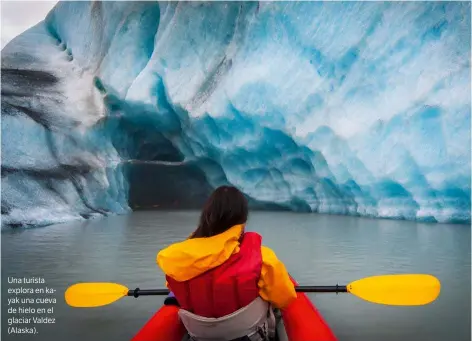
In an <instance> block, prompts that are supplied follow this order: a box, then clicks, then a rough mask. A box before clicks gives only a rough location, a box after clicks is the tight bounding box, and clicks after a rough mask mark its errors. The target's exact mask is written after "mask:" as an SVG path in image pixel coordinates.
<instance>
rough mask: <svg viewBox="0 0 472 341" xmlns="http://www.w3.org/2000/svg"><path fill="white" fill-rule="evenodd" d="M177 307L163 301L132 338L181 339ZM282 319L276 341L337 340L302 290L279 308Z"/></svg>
mask: <svg viewBox="0 0 472 341" xmlns="http://www.w3.org/2000/svg"><path fill="white" fill-rule="evenodd" d="M295 285H297V284H296V283H295ZM178 311H179V308H178V307H177V306H174V305H164V306H163V307H162V308H160V309H159V310H158V311H157V312H156V313H155V314H154V316H153V317H152V318H151V319H150V320H149V321H148V322H147V323H146V324H145V325H144V326H143V328H142V329H141V330H140V331H139V332H138V333H137V334H136V335H135V336H134V337H133V338H132V340H131V341H182V340H183V339H184V337H185V336H186V330H185V327H184V325H183V324H182V322H180V319H179V315H178ZM281 322H282V323H279V326H277V337H278V340H279V341H336V337H335V336H334V333H333V331H332V330H331V328H330V327H329V326H328V324H327V323H326V322H325V321H324V319H323V317H322V316H321V314H320V313H319V312H318V310H317V309H316V308H315V306H314V305H313V304H312V303H311V301H310V300H309V299H308V297H307V296H306V295H305V294H304V293H300V292H299V293H297V299H296V300H295V301H294V302H293V303H292V304H290V306H288V307H287V308H286V309H285V310H283V311H282V321H281Z"/></svg>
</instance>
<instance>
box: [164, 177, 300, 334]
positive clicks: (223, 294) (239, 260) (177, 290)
mask: <svg viewBox="0 0 472 341" xmlns="http://www.w3.org/2000/svg"><path fill="white" fill-rule="evenodd" d="M247 217H248V203H247V200H246V198H245V197H244V195H243V194H242V193H241V192H240V191H239V190H238V189H236V188H235V187H230V186H222V187H219V188H217V189H216V190H215V191H214V192H213V194H212V195H211V196H210V198H209V199H208V201H207V202H206V204H205V206H204V208H203V211H202V213H201V216H200V223H199V225H198V228H197V229H196V230H195V232H193V233H192V235H191V236H190V237H189V239H187V240H185V241H183V242H179V243H176V244H173V245H171V246H169V247H167V248H166V249H164V250H162V251H161V252H159V253H158V255H157V263H158V265H159V266H160V268H161V269H162V270H163V272H164V273H165V275H166V280H167V283H166V284H167V287H168V288H169V289H170V290H171V291H172V292H173V294H174V295H175V297H176V299H177V301H178V303H179V305H180V307H181V310H180V313H179V314H180V317H181V319H182V321H183V323H184V325H185V326H186V328H187V331H188V332H189V334H190V336H192V337H193V339H194V340H205V339H210V338H213V339H214V338H218V337H221V340H267V339H269V337H273V336H274V334H275V320H274V315H273V313H272V309H271V306H272V307H274V308H279V309H284V308H285V307H287V306H288V305H289V304H290V303H291V302H292V301H293V300H294V299H295V298H296V292H295V288H294V285H293V283H292V281H291V279H290V277H289V275H288V273H287V271H286V269H285V266H284V264H283V263H282V262H280V261H279V260H278V259H277V257H276V255H275V253H274V252H273V251H272V250H271V249H269V248H268V247H265V246H262V245H261V241H262V238H261V236H260V235H259V234H257V233H255V232H245V231H244V228H245V224H246V221H247Z"/></svg>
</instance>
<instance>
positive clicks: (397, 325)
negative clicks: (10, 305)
mask: <svg viewBox="0 0 472 341" xmlns="http://www.w3.org/2000/svg"><path fill="white" fill-rule="evenodd" d="M197 218H198V212H136V213H133V214H132V215H130V216H121V217H112V218H108V219H104V220H96V221H88V222H85V223H74V224H66V225H57V226H50V227H46V228H38V229H32V230H18V231H6V232H3V233H2V295H3V297H4V298H5V294H6V289H7V285H8V284H7V283H6V278H7V276H44V277H45V279H46V281H47V283H48V285H50V286H51V287H53V288H55V289H57V290H58V292H59V294H58V295H57V298H58V303H57V305H56V310H55V316H56V324H55V325H49V326H43V327H39V328H38V331H39V334H37V335H35V336H34V337H32V336H29V337H28V336H27V337H24V336H23V337H22V336H18V335H17V336H12V335H10V336H9V335H7V334H6V330H7V328H6V322H7V320H6V312H7V310H6V309H7V308H6V305H5V304H6V301H5V300H2V326H3V328H2V340H6V341H8V340H70V341H79V340H80V341H83V340H87V341H93V340H102V341H103V340H105V341H107V340H129V339H130V338H131V337H132V336H133V335H134V334H135V333H136V332H137V331H138V329H139V328H140V327H141V326H142V325H143V324H144V323H145V322H146V321H147V320H148V319H149V318H150V316H151V315H152V314H153V313H154V312H155V311H156V310H157V309H158V308H159V306H160V305H161V304H162V302H163V298H162V297H147V298H146V297H145V298H138V299H135V298H132V297H125V298H123V299H122V300H120V301H118V302H116V303H114V304H112V305H109V306H106V307H100V308H93V309H78V308H71V307H68V306H67V305H66V304H65V302H64V299H63V293H64V291H65V289H66V288H67V287H68V286H69V285H72V284H74V283H76V282H85V281H111V282H117V283H122V284H124V285H126V286H128V287H129V288H135V287H138V286H139V287H140V288H141V289H144V288H148V289H149V288H161V287H164V277H163V275H162V273H161V271H160V270H159V269H158V267H157V265H156V263H155V258H156V254H157V252H158V251H159V250H160V249H161V248H162V247H164V246H166V245H168V244H170V243H172V242H175V241H178V240H181V239H182V238H185V237H186V236H188V234H189V233H190V232H191V231H192V230H193V229H194V227H195V224H196V222H197ZM248 228H249V229H250V230H256V231H258V232H260V233H262V235H263V237H264V244H265V245H267V246H269V247H271V248H272V249H273V250H274V251H275V252H276V253H277V255H278V257H279V258H280V259H282V260H283V261H284V262H285V264H286V266H287V268H288V269H289V271H290V273H291V274H292V275H293V276H294V277H295V278H296V279H297V280H298V282H299V283H300V284H303V285H334V284H336V283H339V284H346V283H348V282H350V281H353V280H356V279H359V278H362V277H366V276H371V275H377V274H386V273H430V274H433V275H435V276H437V277H438V278H439V280H440V281H441V283H442V291H441V295H440V297H439V298H438V300H437V301H435V302H434V303H433V304H431V305H428V306H423V307H391V306H380V305H375V304H371V303H368V302H365V301H362V300H360V299H358V298H356V297H353V296H350V295H348V294H339V295H335V294H310V298H311V299H312V300H313V301H314V302H315V304H316V306H317V307H318V309H319V310H320V312H321V313H322V314H323V316H324V317H325V319H326V320H327V322H328V323H329V324H330V326H331V327H332V328H333V330H334V332H335V334H336V335H337V336H338V338H339V340H341V341H342V340H352V341H361V340H362V341H379V340H382V341H388V340H402V341H410V340H411V341H418V340H428V341H445V340H447V341H469V340H470V331H471V326H470V321H471V306H470V303H471V294H470V289H471V288H470V279H471V273H470V269H471V264H470V260H471V253H470V251H471V250H470V240H471V239H470V237H471V236H470V227H469V226H463V225H442V224H418V223H414V222H403V221H393V220H374V219H362V218H353V217H344V216H327V215H314V214H311V215H307V214H294V213H286V212H280V213H266V212H256V213H252V215H251V217H250V221H249V224H248Z"/></svg>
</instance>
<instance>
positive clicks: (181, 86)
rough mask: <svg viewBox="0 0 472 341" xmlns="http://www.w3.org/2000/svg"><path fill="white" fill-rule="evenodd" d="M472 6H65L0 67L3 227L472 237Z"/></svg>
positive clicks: (7, 53)
mask: <svg viewBox="0 0 472 341" xmlns="http://www.w3.org/2000/svg"><path fill="white" fill-rule="evenodd" d="M470 6H471V5H470V2H327V3H321V2H299V3H297V2H228V3H226V2H206V3H202V2H185V3H184V2H121V1H118V2H99V1H96V2H81V1H80V2H60V3H58V4H57V5H56V6H55V8H54V9H53V10H52V11H51V12H50V13H49V14H48V16H47V17H46V18H45V20H44V21H42V22H41V23H39V24H38V25H36V26H34V27H32V28H31V29H29V30H28V31H26V32H24V33H23V34H21V35H20V36H18V37H16V38H15V39H14V40H12V41H11V42H10V43H9V44H8V45H7V46H6V47H5V48H4V49H3V50H2V66H1V68H2V100H1V104H2V109H1V110H2V223H3V224H2V226H37V225H48V224H52V223H59V222H65V221H69V220H75V219H88V218H91V217H95V216H104V215H109V214H125V213H127V212H129V211H130V210H131V209H132V208H138V209H139V208H142V207H144V208H149V207H156V208H188V207H199V205H200V204H201V202H202V200H203V199H204V198H205V196H206V195H208V193H209V192H210V191H211V190H212V189H213V188H215V187H216V186H219V185H221V184H228V183H229V184H233V185H236V186H238V187H239V188H240V189H242V190H243V191H244V192H245V193H246V194H247V196H248V197H249V198H250V201H251V205H252V207H254V208H265V209H285V210H295V211H302V212H320V213H332V214H349V215H360V216H369V217H380V218H392V219H408V220H419V221H431V222H459V223H470V221H471V211H470V207H471V196H470V190H471V167H470V165H471V139H470V134H471V122H470V115H471V107H470V102H471V83H470V81H471V74H470V72H471V71H470V70H471V69H470V57H471V56H470V50H471V38H470V35H471V29H470V25H471V20H470V10H471V8H470Z"/></svg>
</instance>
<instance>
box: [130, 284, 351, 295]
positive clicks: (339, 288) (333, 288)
mask: <svg viewBox="0 0 472 341" xmlns="http://www.w3.org/2000/svg"><path fill="white" fill-rule="evenodd" d="M295 291H297V292H332V293H339V292H347V287H346V286H345V285H328V286H312V285H299V286H296V287H295ZM169 292H170V291H169V289H144V290H141V289H139V288H136V289H134V290H129V291H128V294H127V295H128V296H134V297H138V296H155V295H168V294H169Z"/></svg>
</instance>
